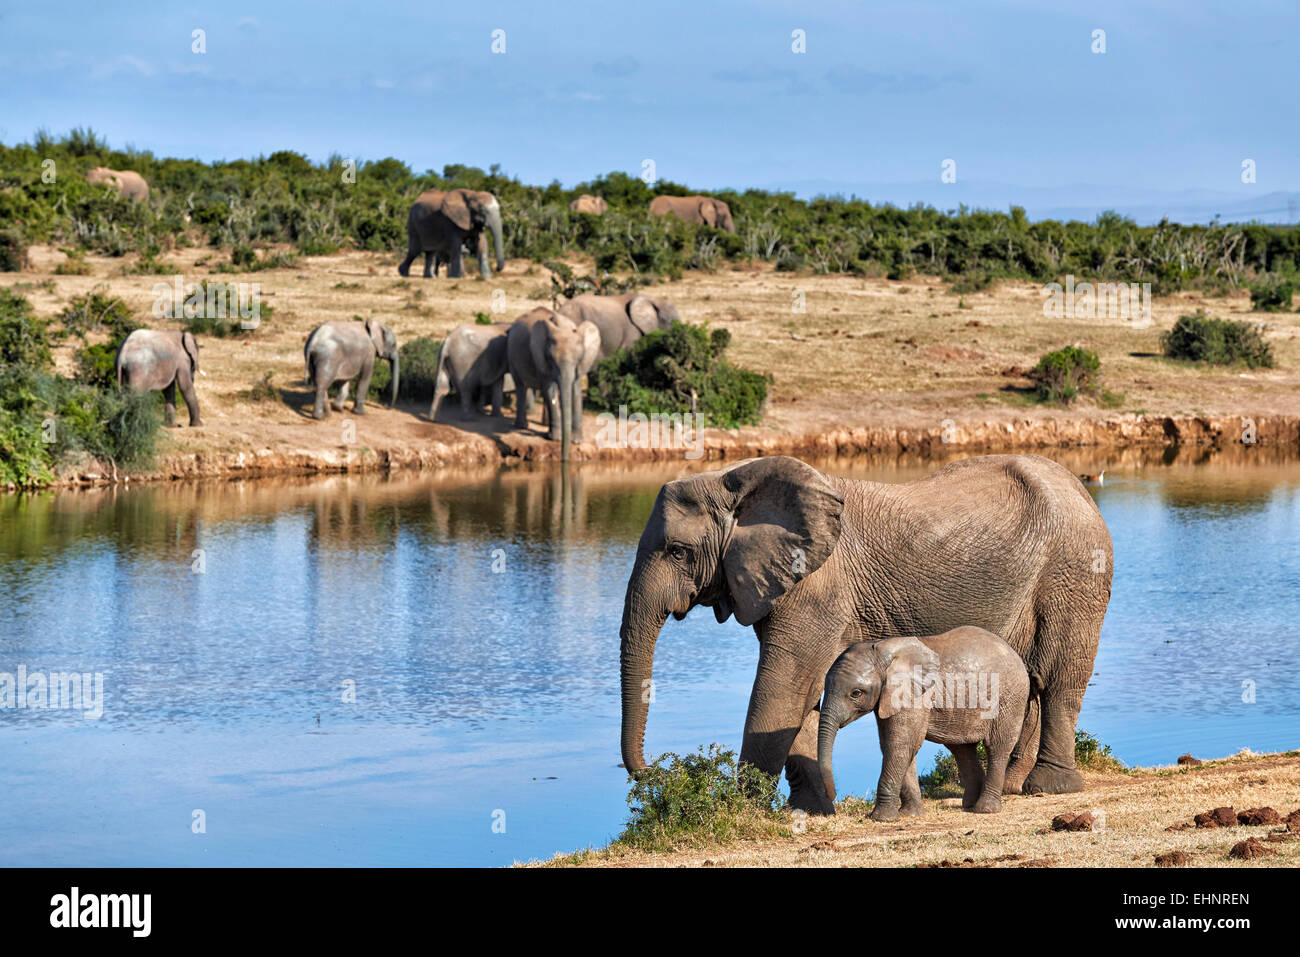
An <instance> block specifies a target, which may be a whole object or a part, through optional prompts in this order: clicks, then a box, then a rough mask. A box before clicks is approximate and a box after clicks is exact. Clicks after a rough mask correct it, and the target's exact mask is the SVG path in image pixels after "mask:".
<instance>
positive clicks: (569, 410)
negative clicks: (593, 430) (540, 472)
mask: <svg viewBox="0 0 1300 957" xmlns="http://www.w3.org/2000/svg"><path fill="white" fill-rule="evenodd" d="M576 381H577V377H576V376H575V374H574V373H572V372H570V371H568V370H565V371H563V372H561V373H560V460H561V461H563V462H567V461H569V451H570V449H571V448H572V446H573V385H574V383H575V382H576Z"/></svg>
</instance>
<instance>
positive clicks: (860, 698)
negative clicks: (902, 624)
mask: <svg viewBox="0 0 1300 957" xmlns="http://www.w3.org/2000/svg"><path fill="white" fill-rule="evenodd" d="M1028 701H1029V674H1028V672H1027V671H1026V670H1025V663H1024V662H1023V661H1021V660H1020V656H1019V655H1018V654H1016V652H1015V650H1014V649H1013V648H1012V647H1011V646H1010V645H1008V644H1007V643H1006V642H1005V641H1003V640H1002V639H1001V638H999V637H998V636H997V635H995V634H993V633H992V632H989V631H985V630H984V629H983V628H972V627H962V628H954V629H953V630H952V631H948V632H944V633H943V634H942V635H933V636H931V637H928V638H886V639H884V640H883V641H864V642H860V643H858V644H856V645H853V646H851V647H850V648H849V649H848V650H846V651H845V652H844V653H843V654H842V655H840V657H839V659H838V660H837V661H836V662H835V664H834V665H832V666H831V670H830V671H829V672H828V673H827V675H826V692H825V696H824V697H823V698H822V708H821V721H820V725H819V727H818V742H817V761H818V764H819V765H820V766H821V772H822V780H823V781H825V783H826V794H827V795H828V796H829V797H830V799H831V800H832V801H833V800H835V781H834V777H833V776H832V774H831V751H832V749H833V748H834V747H835V735H836V733H837V732H838V731H839V729H840V728H842V727H844V726H845V725H846V724H848V723H849V722H851V721H856V720H857V719H858V718H860V717H862V716H863V715H864V714H866V713H867V712H868V711H875V712H876V727H877V730H878V731H879V732H880V750H881V752H882V754H883V758H884V763H883V766H882V767H881V771H880V782H879V783H878V784H877V785H876V806H875V809H874V810H873V811H872V813H871V816H872V818H873V819H875V820H877V821H892V820H895V819H897V818H898V816H899V813H900V801H901V805H902V806H901V813H903V814H906V815H909V816H916V815H919V814H920V813H921V785H920V782H918V781H917V778H916V752H917V751H919V750H920V748H921V742H922V741H934V742H936V743H938V744H944V745H947V746H948V748H949V749H950V750H951V751H952V753H953V755H954V756H955V757H956V758H957V767H958V770H959V771H960V773H961V781H962V785H963V787H964V789H965V794H964V795H963V797H962V807H963V808H965V809H966V810H967V811H974V812H976V813H977V814H989V813H992V812H994V811H998V810H1001V808H1002V782H1003V778H1004V777H1005V775H1006V771H1007V762H1008V760H1010V758H1011V752H1012V750H1013V749H1014V748H1015V746H1016V744H1017V741H1018V740H1019V738H1020V735H1021V726H1022V725H1023V724H1024V720H1025V709H1026V707H1027V705H1028ZM981 741H982V742H983V743H984V747H985V749H986V750H987V751H988V763H989V766H988V774H987V775H986V774H985V773H984V769H983V768H981V767H980V760H979V755H978V752H977V751H976V745H977V744H979V743H980V742H981Z"/></svg>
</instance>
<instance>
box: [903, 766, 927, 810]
mask: <svg viewBox="0 0 1300 957" xmlns="http://www.w3.org/2000/svg"><path fill="white" fill-rule="evenodd" d="M901 799H902V807H900V808H899V813H900V814H902V815H903V817H920V816H921V815H922V814H924V813H925V805H924V804H923V803H922V802H921V779H920V778H918V777H917V776H916V756H915V755H913V756H912V764H911V766H909V767H908V769H907V775H906V776H905V777H904V779H903V791H902V794H901Z"/></svg>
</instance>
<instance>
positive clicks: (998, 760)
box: [971, 721, 1020, 814]
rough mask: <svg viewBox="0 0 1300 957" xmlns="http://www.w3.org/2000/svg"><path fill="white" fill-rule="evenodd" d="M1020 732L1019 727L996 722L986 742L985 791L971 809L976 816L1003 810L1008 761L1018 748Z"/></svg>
mask: <svg viewBox="0 0 1300 957" xmlns="http://www.w3.org/2000/svg"><path fill="white" fill-rule="evenodd" d="M1019 731H1020V729H1019V728H1018V727H1009V726H1008V725H1007V723H1006V722H1002V721H997V722H994V724H993V730H992V731H991V732H990V734H989V738H988V740H987V741H985V742H984V745H985V747H987V748H988V752H989V771H988V775H987V776H986V777H985V778H984V790H983V791H982V792H981V794H980V796H979V800H977V801H976V802H975V805H974V807H972V808H971V810H973V811H974V812H975V813H976V814H993V813H995V812H997V811H1000V810H1002V789H1003V786H1004V785H1005V782H1006V773H1007V761H1008V760H1010V758H1011V749H1012V748H1014V747H1015V746H1016V737H1017V736H1018V735H1019Z"/></svg>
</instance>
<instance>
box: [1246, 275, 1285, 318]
mask: <svg viewBox="0 0 1300 957" xmlns="http://www.w3.org/2000/svg"><path fill="white" fill-rule="evenodd" d="M1293 292H1294V286H1293V285H1292V282H1291V280H1290V279H1288V278H1284V277H1282V276H1268V277H1266V278H1264V279H1262V280H1260V281H1259V282H1254V283H1251V285H1250V308H1252V309H1254V310H1255V311H1257V312H1290V311H1291V296H1292V293H1293Z"/></svg>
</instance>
